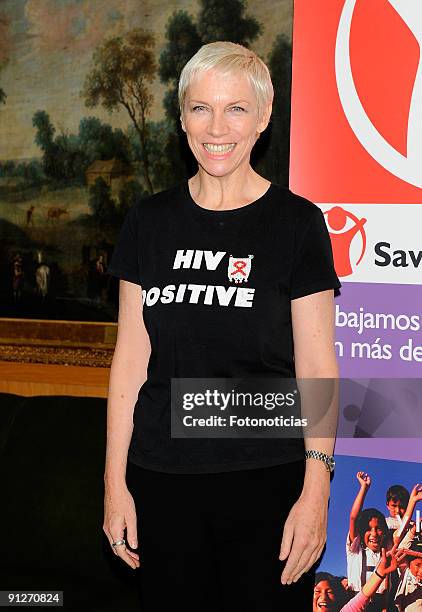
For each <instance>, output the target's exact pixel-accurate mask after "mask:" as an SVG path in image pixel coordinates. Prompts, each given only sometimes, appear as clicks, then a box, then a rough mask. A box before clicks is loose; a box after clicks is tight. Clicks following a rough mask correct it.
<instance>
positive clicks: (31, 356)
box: [0, 318, 117, 367]
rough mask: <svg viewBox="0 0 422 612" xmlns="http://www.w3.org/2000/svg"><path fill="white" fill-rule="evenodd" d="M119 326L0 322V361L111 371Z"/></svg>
mask: <svg viewBox="0 0 422 612" xmlns="http://www.w3.org/2000/svg"><path fill="white" fill-rule="evenodd" d="M116 338H117V323H110V322H91V321H64V320H57V321H53V320H43V319H17V318H1V319H0V361H8V362H16V363H42V364H55V365H77V366H84V367H110V365H111V360H112V358H113V351H114V346H115V344H116Z"/></svg>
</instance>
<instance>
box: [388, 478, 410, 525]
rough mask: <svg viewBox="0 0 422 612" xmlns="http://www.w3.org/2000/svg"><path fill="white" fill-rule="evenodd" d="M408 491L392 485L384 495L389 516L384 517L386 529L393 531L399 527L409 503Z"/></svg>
mask: <svg viewBox="0 0 422 612" xmlns="http://www.w3.org/2000/svg"><path fill="white" fill-rule="evenodd" d="M409 497H410V494H409V491H408V490H407V489H406V487H403V486H402V485H398V484H396V485H392V486H391V487H389V489H388V490H387V493H386V504H387V508H388V512H389V516H386V517H385V521H386V523H387V526H388V529H392V530H393V531H395V530H396V529H398V528H399V527H400V525H401V522H402V518H403V516H404V513H405V511H406V508H407V505H408V503H409Z"/></svg>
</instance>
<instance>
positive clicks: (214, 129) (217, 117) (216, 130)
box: [207, 110, 228, 138]
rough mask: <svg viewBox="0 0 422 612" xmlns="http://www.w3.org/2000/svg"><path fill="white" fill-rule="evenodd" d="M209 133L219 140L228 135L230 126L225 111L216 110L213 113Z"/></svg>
mask: <svg viewBox="0 0 422 612" xmlns="http://www.w3.org/2000/svg"><path fill="white" fill-rule="evenodd" d="M207 131H208V134H210V136H212V137H213V138H219V137H221V136H224V134H227V132H228V125H227V120H226V117H225V115H224V111H219V110H216V111H214V112H212V113H211V117H210V121H209V124H208V130H207Z"/></svg>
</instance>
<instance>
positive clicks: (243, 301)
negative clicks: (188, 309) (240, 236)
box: [142, 249, 255, 308]
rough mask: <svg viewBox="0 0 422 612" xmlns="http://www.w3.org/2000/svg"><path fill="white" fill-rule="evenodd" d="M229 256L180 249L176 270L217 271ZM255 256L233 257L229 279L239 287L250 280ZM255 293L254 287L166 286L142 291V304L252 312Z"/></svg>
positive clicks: (174, 265)
mask: <svg viewBox="0 0 422 612" xmlns="http://www.w3.org/2000/svg"><path fill="white" fill-rule="evenodd" d="M226 255H227V253H226V252H225V251H217V252H216V253H214V252H213V251H202V250H193V249H187V250H183V249H178V250H177V251H176V254H175V257H174V261H173V270H179V269H181V268H184V269H191V270H199V269H201V268H202V269H203V268H205V269H206V270H210V271H213V270H217V268H218V267H219V266H220V265H224V264H223V260H224V259H225V257H226ZM253 257H254V256H253V255H249V256H248V257H233V256H232V255H229V260H228V263H227V264H226V265H227V276H228V278H229V280H230V282H234V283H235V284H240V283H246V282H247V281H248V280H249V275H250V272H251V265H252V259H253ZM254 294H255V289H254V288H253V287H236V286H233V285H231V286H228V287H227V286H224V285H205V284H198V283H180V284H179V285H173V284H171V285H166V286H165V287H163V288H160V287H151V288H150V289H148V290H146V289H143V290H142V302H143V304H144V305H146V306H154V304H157V302H160V304H171V303H173V302H176V303H177V302H189V303H190V304H204V305H206V306H235V307H240V308H251V307H252V304H253V299H254Z"/></svg>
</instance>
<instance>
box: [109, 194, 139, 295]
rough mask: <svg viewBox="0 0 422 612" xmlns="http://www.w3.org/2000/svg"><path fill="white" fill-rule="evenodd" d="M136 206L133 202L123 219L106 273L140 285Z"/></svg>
mask: <svg viewBox="0 0 422 612" xmlns="http://www.w3.org/2000/svg"><path fill="white" fill-rule="evenodd" d="M137 212H138V211H137V206H136V205H135V204H133V205H132V206H131V207H130V208H129V210H128V212H127V213H126V217H125V219H124V221H123V224H122V227H121V228H120V233H119V235H118V238H117V242H116V245H115V247H114V250H113V255H112V256H111V260H110V265H109V266H108V268H107V274H111V275H112V276H117V277H118V278H121V279H123V280H127V281H129V282H131V283H136V284H137V285H141V280H140V274H139V244H138V236H139V232H138V216H137Z"/></svg>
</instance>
